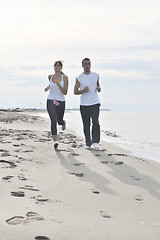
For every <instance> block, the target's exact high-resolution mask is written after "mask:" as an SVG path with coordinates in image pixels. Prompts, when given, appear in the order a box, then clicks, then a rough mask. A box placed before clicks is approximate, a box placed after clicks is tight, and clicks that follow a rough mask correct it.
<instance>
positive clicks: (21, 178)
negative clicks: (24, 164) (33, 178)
mask: <svg viewBox="0 0 160 240" xmlns="http://www.w3.org/2000/svg"><path fill="white" fill-rule="evenodd" d="M18 179H19V180H22V181H25V180H27V179H26V178H25V176H24V175H23V174H19V175H18Z"/></svg>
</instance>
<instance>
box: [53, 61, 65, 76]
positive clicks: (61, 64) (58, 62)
mask: <svg viewBox="0 0 160 240" xmlns="http://www.w3.org/2000/svg"><path fill="white" fill-rule="evenodd" d="M57 64H59V65H60V66H61V68H63V63H62V62H61V61H60V60H58V61H55V62H54V67H55V66H56V65H57ZM61 74H64V73H63V72H62V71H61Z"/></svg>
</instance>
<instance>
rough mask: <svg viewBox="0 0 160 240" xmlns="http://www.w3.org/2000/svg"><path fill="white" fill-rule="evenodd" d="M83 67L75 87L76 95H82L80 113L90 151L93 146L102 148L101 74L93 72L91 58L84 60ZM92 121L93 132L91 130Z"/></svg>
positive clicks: (87, 146)
mask: <svg viewBox="0 0 160 240" xmlns="http://www.w3.org/2000/svg"><path fill="white" fill-rule="evenodd" d="M82 67H83V69H84V71H83V73H81V74H80V75H79V76H78V77H77V78H76V83H75V86H74V94H75V95H79V94H81V98H80V112H81V117H82V121H83V131H84V135H85V142H86V148H87V149H90V147H91V145H92V144H93V146H94V148H95V149H96V150H98V149H99V148H100V146H99V142H100V125H99V108H100V101H99V97H98V92H101V88H100V84H99V74H97V73H95V72H92V71H91V70H90V69H91V61H90V59H89V58H84V59H83V60H82ZM91 120H92V130H91V129H90V128H91Z"/></svg>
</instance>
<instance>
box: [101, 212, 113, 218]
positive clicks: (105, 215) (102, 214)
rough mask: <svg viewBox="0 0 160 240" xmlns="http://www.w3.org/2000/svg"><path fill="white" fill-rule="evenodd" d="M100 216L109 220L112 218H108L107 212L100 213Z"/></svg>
mask: <svg viewBox="0 0 160 240" xmlns="http://www.w3.org/2000/svg"><path fill="white" fill-rule="evenodd" d="M100 215H101V216H102V217H104V218H111V217H112V216H110V215H109V214H108V213H107V212H105V211H100Z"/></svg>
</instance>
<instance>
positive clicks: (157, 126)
mask: <svg viewBox="0 0 160 240" xmlns="http://www.w3.org/2000/svg"><path fill="white" fill-rule="evenodd" d="M40 115H41V116H43V117H48V113H47V112H45V113H41V114H40ZM64 119H65V120H66V122H67V128H68V129H72V130H74V131H75V132H76V133H77V134H78V135H80V136H83V126H82V120H81V115H80V112H79V110H74V111H72V110H66V112H65V117H64ZM99 121H100V126H101V140H103V141H106V142H109V143H112V144H116V145H118V146H120V147H123V148H125V149H127V150H129V151H131V152H132V154H134V155H135V156H137V157H142V158H148V159H152V160H155V161H158V162H160V111H159V112H155V111H150V112H140V111H137V112H136V111H132V112H128V111H102V110H101V111H100V117H99Z"/></svg>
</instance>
